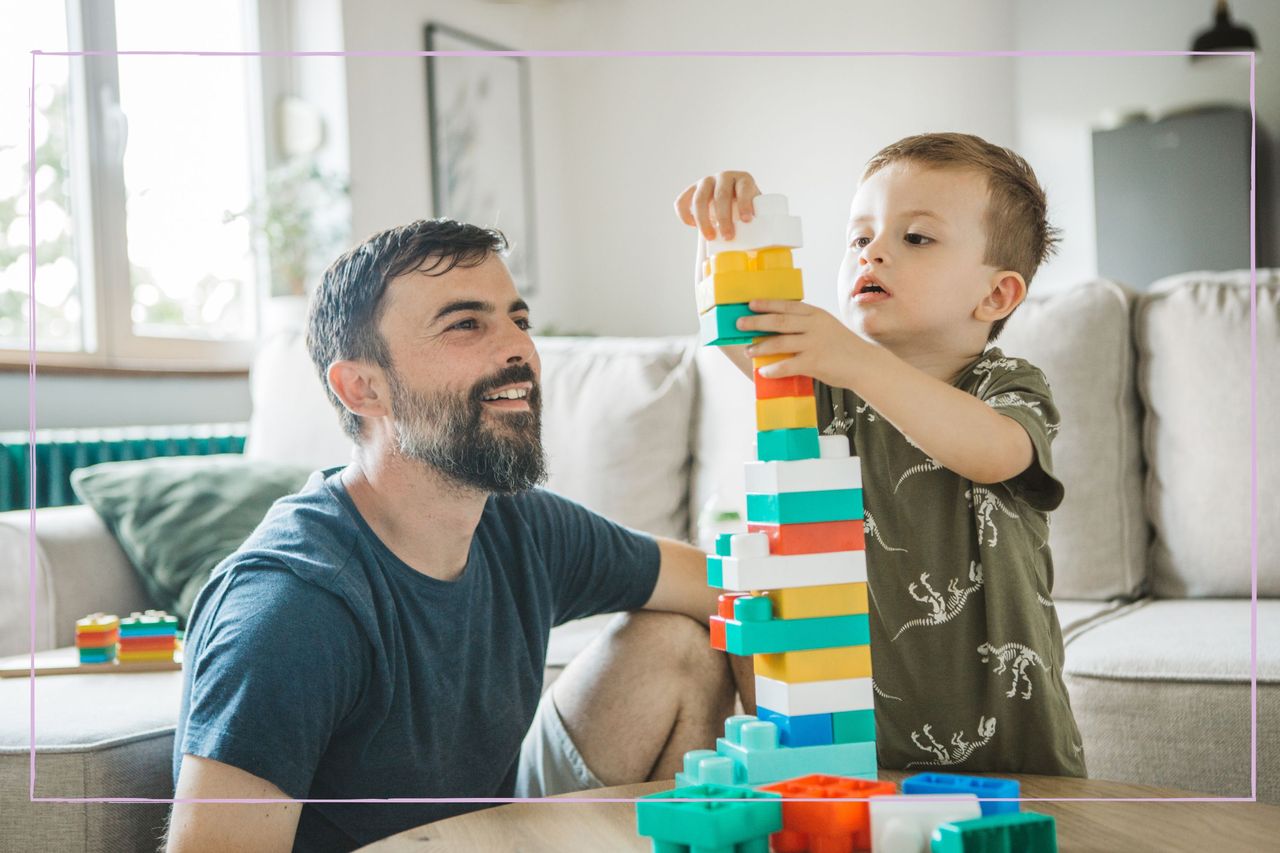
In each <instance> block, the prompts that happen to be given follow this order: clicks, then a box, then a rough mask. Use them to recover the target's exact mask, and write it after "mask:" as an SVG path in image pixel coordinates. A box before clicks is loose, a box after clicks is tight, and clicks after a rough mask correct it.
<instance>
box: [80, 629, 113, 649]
mask: <svg viewBox="0 0 1280 853" xmlns="http://www.w3.org/2000/svg"><path fill="white" fill-rule="evenodd" d="M119 640H120V632H119V631H94V632H92V633H88V634H79V633H78V634H76V648H77V649H105V648H107V647H108V646H114V645H115V644H116V643H117V642H119Z"/></svg>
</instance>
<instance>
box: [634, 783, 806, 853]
mask: <svg viewBox="0 0 1280 853" xmlns="http://www.w3.org/2000/svg"><path fill="white" fill-rule="evenodd" d="M674 800H692V802H673V801H674ZM700 800H705V801H706V802H699V801H700ZM726 801H728V802H726ZM636 828H637V830H638V832H639V834H640V835H643V836H646V837H648V838H649V839H651V840H652V842H653V850H654V853H674V851H683V850H689V849H691V848H692V849H693V850H696V851H697V853H703V851H708V853H768V850H769V834H770V833H773V832H778V831H779V830H781V829H782V797H781V795H779V794H775V793H772V792H769V791H754V790H752V789H751V788H747V787H742V786H737V785H693V786H685V787H680V788H674V789H672V790H670V791H660V792H658V793H656V794H649V795H648V796H646V797H641V798H640V799H638V800H636Z"/></svg>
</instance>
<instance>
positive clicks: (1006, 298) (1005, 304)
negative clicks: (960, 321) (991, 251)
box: [973, 270, 1027, 323]
mask: <svg viewBox="0 0 1280 853" xmlns="http://www.w3.org/2000/svg"><path fill="white" fill-rule="evenodd" d="M1026 298H1027V282H1026V281H1025V280H1024V279H1023V278H1022V273H1019V272H1016V271H1014V270H1000V271H999V272H997V273H995V274H994V275H992V277H991V281H990V283H989V284H988V285H987V295H986V296H984V297H983V298H982V301H981V302H979V303H978V307H977V308H975V309H974V311H973V318H974V319H975V320H980V321H981V322H983V323H994V322H996V321H997V320H1003V319H1004V318H1005V317H1008V316H1009V315H1010V314H1012V313H1013V309H1014V308H1017V307H1018V306H1019V305H1021V304H1022V300H1024V299H1026Z"/></svg>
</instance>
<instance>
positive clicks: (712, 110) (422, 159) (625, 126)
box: [344, 0, 1015, 335]
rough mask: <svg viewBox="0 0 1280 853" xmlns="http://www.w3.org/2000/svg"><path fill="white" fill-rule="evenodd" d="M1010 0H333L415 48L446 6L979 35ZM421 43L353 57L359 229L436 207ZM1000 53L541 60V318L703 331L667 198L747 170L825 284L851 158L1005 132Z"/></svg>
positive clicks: (500, 27)
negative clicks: (783, 210)
mask: <svg viewBox="0 0 1280 853" xmlns="http://www.w3.org/2000/svg"><path fill="white" fill-rule="evenodd" d="M1012 5H1013V4H1012V0H980V2H966V3H964V4H957V3H954V2H948V0H922V2H917V3H913V4H911V6H910V7H906V6H895V5H893V4H884V3H869V2H857V3H849V2H844V1H843V0H821V2H808V3H805V4H803V11H799V10H798V9H799V7H797V6H792V7H791V8H790V9H789V11H774V10H776V9H777V8H778V6H779V4H776V3H763V2H748V3H743V2H727V0H719V1H718V2H700V3H696V4H692V3H683V2H672V0H654V2H640V0H612V2H525V3H518V4H495V3H486V2H476V0H470V2H449V3H442V2H428V0H417V2H404V0H346V2H345V4H344V19H345V24H346V31H345V39H346V47H347V49H348V50H361V49H367V50H372V49H378V50H394V49H401V50H421V49H422V27H423V25H424V24H425V23H426V22H427V21H429V20H439V21H441V22H443V23H447V24H450V25H452V26H455V27H457V28H459V29H463V30H467V31H470V32H473V33H476V34H478V35H482V36H484V37H485V38H488V39H490V40H492V41H496V42H499V43H503V44H508V45H512V46H515V47H518V48H521V49H530V50H607V51H619V50H636V51H641V50H774V51H786V50H805V51H813V50H895V49H896V50H966V49H967V50H980V49H1000V48H1007V47H1008V46H1009V44H1010V43H1011V42H1012V40H1013V16H1012V12H1011V6H1012ZM423 62H424V60H422V59H420V58H416V57H415V58H412V59H382V58H378V59H360V58H348V61H347V67H348V77H347V80H348V98H347V99H348V103H349V106H350V110H351V121H350V126H351V135H352V139H351V160H352V183H353V186H352V204H353V217H354V219H355V228H354V233H355V234H356V235H357V236H363V235H366V234H368V233H370V232H372V231H374V230H376V229H380V228H385V227H389V226H392V225H396V224H400V223H402V222H406V221H409V220H410V219H412V218H416V217H419V216H424V215H429V213H430V211H431V205H430V179H429V175H428V170H429V157H428V151H427V127H426V119H425V113H424V106H423V105H424V104H425V103H426V92H425V74H424V71H423ZM1012 69H1013V61H1012V60H1011V59H1006V58H994V59H982V58H938V57H930V58H890V57H885V58H816V57H795V58H785V57H766V58H616V57H601V58H581V57H573V58H535V59H533V60H531V72H532V74H531V76H532V82H533V95H532V97H533V102H534V113H535V120H534V154H535V185H536V188H537V202H536V203H537V216H538V221H537V227H538V251H539V254H540V259H539V271H540V279H541V282H542V289H541V292H540V293H539V294H538V295H537V296H536V297H535V298H534V299H532V300H531V302H532V304H533V308H534V320H535V323H536V324H537V325H539V326H540V327H542V329H544V330H545V329H547V328H548V327H550V328H554V329H556V330H560V331H590V332H595V333H600V334H619V335H656V334H686V333H690V332H692V331H694V330H695V329H696V311H695V309H694V303H693V297H692V288H691V278H692V261H693V252H694V245H695V243H694V235H693V232H692V231H691V230H690V229H687V228H685V227H684V226H682V225H680V223H679V222H677V220H676V219H675V217H674V214H673V213H672V208H671V202H672V199H673V198H674V197H675V195H676V193H677V192H678V191H679V190H680V189H681V188H682V187H683V186H684V185H685V184H687V183H688V182H690V181H692V180H693V179H695V178H697V177H699V176H701V175H703V174H706V173H708V172H710V171H715V170H718V169H725V168H745V169H750V170H752V171H754V172H755V173H756V174H757V175H758V176H759V178H760V181H761V183H762V184H763V185H764V188H765V189H766V190H769V191H776V192H783V193H786V194H787V195H789V196H790V197H791V202H792V208H793V212H796V213H798V214H800V215H801V216H802V217H803V218H804V222H805V232H806V248H805V249H804V250H802V251H801V252H800V253H799V254H798V261H799V263H800V265H801V266H802V267H803V269H804V270H805V273H806V282H807V288H808V292H809V294H810V298H811V300H812V301H815V302H816V303H818V304H820V305H824V306H826V307H830V308H834V305H835V296H834V290H833V286H832V282H833V281H834V276H835V271H836V269H837V267H838V264H839V260H840V254H841V251H842V245H843V229H844V223H845V218H846V211H847V207H848V203H849V199H850V197H851V195H852V191H853V188H854V185H855V183H856V178H857V174H858V172H859V170H860V167H861V165H862V164H863V162H864V161H865V160H866V159H867V157H869V156H870V155H871V154H873V153H874V152H875V151H876V150H877V149H878V148H879V147H881V146H882V145H884V144H886V143H888V142H891V141H893V140H895V139H898V138H899V137H902V136H905V135H907V134H910V133H916V132H920V131H925V130H940V129H956V130H965V131H969V132H973V133H978V134H981V135H983V136H986V137H988V138H990V139H991V140H993V141H996V142H999V143H1001V144H1006V145H1011V144H1013V142H1014V133H1015V126H1014V122H1013V116H1012V104H1013V97H1014V89H1013V74H1012Z"/></svg>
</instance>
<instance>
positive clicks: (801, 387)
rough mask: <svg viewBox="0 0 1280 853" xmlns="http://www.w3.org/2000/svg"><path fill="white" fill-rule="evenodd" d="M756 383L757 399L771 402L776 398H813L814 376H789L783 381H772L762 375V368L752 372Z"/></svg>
mask: <svg viewBox="0 0 1280 853" xmlns="http://www.w3.org/2000/svg"><path fill="white" fill-rule="evenodd" d="M752 378H753V379H754V380H755V383H756V399H757V400H771V399H773V398H774V397H812V396H813V377H812V376H787V377H784V378H782V379H770V378H769V377H768V376H761V375H760V368H758V367H757V368H756V369H755V370H754V371H753V372H752Z"/></svg>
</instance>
